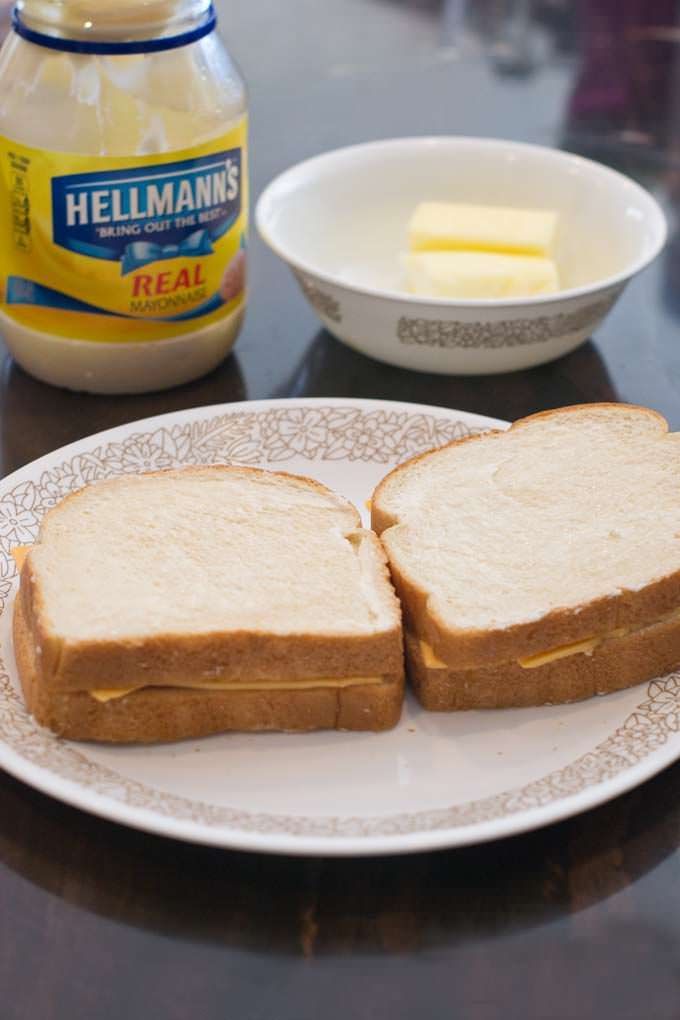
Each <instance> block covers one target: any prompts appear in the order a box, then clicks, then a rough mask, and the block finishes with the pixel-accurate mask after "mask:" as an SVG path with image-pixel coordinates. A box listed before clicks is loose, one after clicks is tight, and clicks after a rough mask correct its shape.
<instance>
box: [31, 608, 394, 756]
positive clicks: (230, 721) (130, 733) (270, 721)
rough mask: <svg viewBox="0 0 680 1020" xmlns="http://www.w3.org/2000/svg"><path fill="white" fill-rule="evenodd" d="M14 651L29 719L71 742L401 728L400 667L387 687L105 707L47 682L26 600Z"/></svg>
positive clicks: (204, 695) (225, 694)
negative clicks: (42, 671)
mask: <svg viewBox="0 0 680 1020" xmlns="http://www.w3.org/2000/svg"><path fill="white" fill-rule="evenodd" d="M14 650H15V656H16V661H17V667H18V671H19V677H20V679H21V685H22V689H23V692H24V698H25V700H26V705H27V707H28V710H29V712H30V713H31V714H32V715H33V716H34V717H35V719H36V721H37V722H38V723H39V724H40V725H41V726H45V727H47V728H48V729H50V730H52V731H53V732H54V733H56V734H57V735H59V736H61V737H65V738H67V739H70V740H86V741H105V742H112V743H159V742H164V741H175V740H185V739H195V738H198V737H204V736H208V735H210V734H214V733H223V732H227V731H232V730H235V731H262V730H285V731H291V732H305V731H310V730H320V729H338V730H357V731H380V730H387V729H391V728H392V727H393V726H395V725H396V724H397V722H398V721H399V717H400V715H401V707H402V702H403V696H404V674H403V667H402V666H401V665H400V667H399V669H398V670H397V671H395V672H394V673H393V674H392V675H391V676H386V677H385V679H384V683H382V684H380V685H377V684H376V685H373V684H371V685H369V684H364V685H357V686H353V687H347V688H336V689H329V688H309V689H306V690H301V691H285V690H272V691H253V690H247V691H203V690H191V689H188V688H185V689H181V688H173V687H156V688H153V687H146V688H144V689H143V690H138V691H134V692H132V693H131V694H128V695H126V696H125V697H122V698H118V699H115V700H113V701H108V702H104V703H102V702H99V701H97V700H96V699H95V698H93V697H92V696H91V695H90V694H88V693H86V691H84V690H81V691H70V690H58V689H55V688H53V687H50V686H48V685H45V684H44V683H43V682H42V678H41V674H40V669H39V666H38V664H37V659H38V657H37V656H36V645H35V643H34V640H33V635H32V633H31V629H30V626H29V623H28V620H27V617H26V614H25V612H24V601H23V600H22V599H21V598H17V600H16V602H15V607H14ZM92 686H96V684H95V685H93V684H90V687H92Z"/></svg>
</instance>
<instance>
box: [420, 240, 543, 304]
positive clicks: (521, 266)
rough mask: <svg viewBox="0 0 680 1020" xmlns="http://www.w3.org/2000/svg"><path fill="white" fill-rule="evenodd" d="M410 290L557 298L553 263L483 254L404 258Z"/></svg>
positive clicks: (466, 295)
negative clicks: (537, 295) (536, 295)
mask: <svg viewBox="0 0 680 1020" xmlns="http://www.w3.org/2000/svg"><path fill="white" fill-rule="evenodd" d="M404 267H405V270H406V289H407V290H408V291H409V292H410V293H411V294H417V295H419V296H421V297H442V298H504V297H531V296H533V295H534V294H553V293H555V291H557V289H558V287H559V280H558V277H557V269H556V267H555V263H554V262H553V261H552V260H551V259H545V258H540V257H538V256H535V255H499V254H497V253H490V252H481V251H436V252H434V251H432V252H430V251H428V252H416V253H411V254H408V255H406V256H405V257H404Z"/></svg>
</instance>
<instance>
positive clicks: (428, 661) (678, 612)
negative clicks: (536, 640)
mask: <svg viewBox="0 0 680 1020" xmlns="http://www.w3.org/2000/svg"><path fill="white" fill-rule="evenodd" d="M673 620H680V609H672V610H671V611H670V612H669V613H664V614H663V615H662V616H659V617H657V618H656V619H655V620H649V621H646V622H645V623H641V624H639V625H638V626H636V627H615V628H614V629H613V630H608V631H604V632H603V633H602V634H593V636H592V637H588V638H584V639H583V640H582V641H572V642H570V643H569V644H565V645H556V646H555V647H554V648H548V649H547V650H546V651H545V652H536V654H535V655H527V656H526V657H525V658H522V659H517V662H518V663H519V665H520V666H521V667H522V669H536V668H537V667H539V666H546V665H547V664H548V663H549V662H557V661H558V660H559V659H566V658H567V657H568V656H570V655H592V654H593V652H594V651H595V649H596V648H597V647H598V645H601V644H602V643H603V642H604V641H612V640H614V639H616V638H622V637H626V635H628V634H634V633H636V632H637V631H639V630H645V629H646V628H647V627H653V626H657V625H658V624H660V623H671V622H672V621H673ZM419 644H420V654H421V656H422V659H423V663H424V665H425V666H426V667H427V668H428V669H451V668H453V667H451V666H449V664H448V663H446V662H444V661H443V660H442V659H440V658H439V656H438V655H436V654H435V651H434V649H433V648H432V646H431V645H429V644H428V643H427V642H426V641H422V640H420V642H419Z"/></svg>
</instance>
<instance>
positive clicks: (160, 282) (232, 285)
mask: <svg viewBox="0 0 680 1020" xmlns="http://www.w3.org/2000/svg"><path fill="white" fill-rule="evenodd" d="M215 21H216V17H215V12H214V9H213V7H212V4H211V3H210V0H19V3H18V4H17V7H16V10H15V14H14V20H13V31H12V32H11V34H10V36H9V37H8V38H7V40H6V41H5V43H4V45H3V48H2V50H1V51H0V253H1V258H0V329H1V330H2V334H3V336H4V339H5V341H6V343H7V346H8V347H9V349H10V351H11V352H12V354H13V355H14V357H15V359H16V360H17V361H18V363H19V364H20V365H22V367H23V368H25V369H26V370H27V371H28V372H30V373H31V374H32V375H34V376H37V377H38V378H39V379H42V380H44V381H46V382H49V383H53V384H55V385H58V386H65V387H68V388H70V389H76V390H87V391H90V392H97V393H138V392H144V391H147V390H153V389H162V388H164V387H168V386H174V385H176V384H178V383H181V382H186V381H188V380H190V379H194V378H197V377H198V376H200V375H202V374H204V373H205V372H208V371H209V370H210V369H212V368H214V367H215V365H217V364H218V363H219V362H220V361H221V360H222V359H223V358H224V357H225V355H226V354H227V352H228V351H229V350H230V349H231V347H232V345H233V343H234V341H235V339H236V336H237V334H238V331H239V329H240V326H241V322H242V319H243V314H244V310H245V300H246V295H245V259H246V253H245V248H246V240H247V226H248V177H247V123H246V96H245V87H244V84H243V81H242V79H241V76H240V74H239V72H238V70H237V69H236V67H235V65H234V64H233V62H232V61H231V59H230V58H229V56H228V54H227V52H226V50H225V49H224V47H223V45H222V43H221V42H220V40H219V38H218V36H217V34H216V31H215Z"/></svg>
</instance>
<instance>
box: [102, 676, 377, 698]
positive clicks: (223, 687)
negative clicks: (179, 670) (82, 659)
mask: <svg viewBox="0 0 680 1020" xmlns="http://www.w3.org/2000/svg"><path fill="white" fill-rule="evenodd" d="M382 682H383V678H382V677H381V676H350V677H338V678H336V679H323V680H322V679H319V680H269V681H267V680H260V681H259V682H254V683H250V682H248V681H244V682H243V683H229V682H224V683H219V682H216V683H205V684H182V685H181V686H175V687H173V688H172V690H175V691H178V690H185V689H186V690H191V691H193V690H200V691H306V690H312V689H314V688H319V687H329V688H333V689H335V688H343V687H357V686H358V685H359V684H360V685H361V686H362V687H364V686H367V685H374V684H381V683H382ZM153 689H154V688H153V687H150V688H148V690H153ZM141 690H144V688H143V687H116V688H114V687H110V688H98V689H96V690H92V691H89V692H88V693H89V694H90V696H91V697H93V698H94V699H95V700H96V701H101V702H102V703H103V702H106V701H115V700H116V699H118V698H124V697H125V696H126V695H127V694H132V693H133V691H141Z"/></svg>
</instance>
